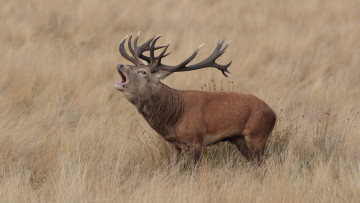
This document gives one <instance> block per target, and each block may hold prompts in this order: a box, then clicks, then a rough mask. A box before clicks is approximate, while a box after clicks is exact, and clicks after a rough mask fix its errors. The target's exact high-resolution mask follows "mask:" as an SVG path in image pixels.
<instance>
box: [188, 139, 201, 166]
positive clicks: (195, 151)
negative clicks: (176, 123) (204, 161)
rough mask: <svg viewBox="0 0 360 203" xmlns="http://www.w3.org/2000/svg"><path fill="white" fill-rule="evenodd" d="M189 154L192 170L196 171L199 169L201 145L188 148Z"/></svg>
mask: <svg viewBox="0 0 360 203" xmlns="http://www.w3.org/2000/svg"><path fill="white" fill-rule="evenodd" d="M190 153H191V157H192V164H193V169H194V170H195V171H197V170H198V168H199V164H200V162H201V153H202V146H201V145H193V146H192V147H191V148H190Z"/></svg>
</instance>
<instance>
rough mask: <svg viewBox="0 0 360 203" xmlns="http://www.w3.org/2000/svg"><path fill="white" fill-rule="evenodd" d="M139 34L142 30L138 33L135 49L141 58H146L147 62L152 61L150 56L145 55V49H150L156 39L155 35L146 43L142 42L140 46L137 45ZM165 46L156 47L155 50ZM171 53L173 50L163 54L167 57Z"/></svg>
mask: <svg viewBox="0 0 360 203" xmlns="http://www.w3.org/2000/svg"><path fill="white" fill-rule="evenodd" d="M139 36H140V31H139V32H138V34H137V35H136V37H135V40H134V49H135V50H136V54H137V56H139V57H140V58H141V59H143V60H145V61H146V62H148V63H150V60H151V59H150V57H148V56H145V55H144V54H143V53H144V52H145V51H150V44H151V42H152V41H153V40H154V38H155V37H153V38H151V39H149V40H148V41H146V42H145V43H144V44H142V45H141V46H139V47H138V46H137V41H138V39H139ZM164 47H165V46H159V47H155V48H154V50H158V49H161V48H164ZM170 53H171V52H169V53H167V54H165V55H164V56H163V58H164V57H166V56H168V55H169V54H170ZM157 58H158V57H156V59H157Z"/></svg>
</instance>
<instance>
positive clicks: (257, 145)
mask: <svg viewBox="0 0 360 203" xmlns="http://www.w3.org/2000/svg"><path fill="white" fill-rule="evenodd" d="M245 140H246V138H245ZM265 145H266V140H265V142H264V141H262V140H258V141H252V140H246V146H247V147H248V149H249V152H250V154H251V156H252V159H253V160H254V161H255V163H256V164H257V165H258V166H260V165H261V163H262V161H263V160H262V158H263V155H264V151H265Z"/></svg>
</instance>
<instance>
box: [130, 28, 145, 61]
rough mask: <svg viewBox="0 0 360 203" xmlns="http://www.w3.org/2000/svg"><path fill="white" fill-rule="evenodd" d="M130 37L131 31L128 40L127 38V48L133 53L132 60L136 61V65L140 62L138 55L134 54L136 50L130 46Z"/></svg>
mask: <svg viewBox="0 0 360 203" xmlns="http://www.w3.org/2000/svg"><path fill="white" fill-rule="evenodd" d="M131 38H132V33H131V34H130V37H129V40H128V47H129V50H130V52H131V54H132V55H133V58H134V60H135V61H136V65H139V64H142V62H141V60H140V58H139V56H138V55H137V54H136V52H135V51H134V49H133V48H132V46H131Z"/></svg>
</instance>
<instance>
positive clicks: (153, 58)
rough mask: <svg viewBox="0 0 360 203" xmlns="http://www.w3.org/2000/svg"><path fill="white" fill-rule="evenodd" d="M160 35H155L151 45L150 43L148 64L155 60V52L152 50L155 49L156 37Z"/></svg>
mask: <svg viewBox="0 0 360 203" xmlns="http://www.w3.org/2000/svg"><path fill="white" fill-rule="evenodd" d="M161 36H162V35H159V36H157V37H155V39H154V40H153V41H152V43H151V45H150V64H151V65H152V64H154V62H155V60H156V59H155V56H154V55H155V54H154V50H155V43H156V41H158V39H159V38H160V37H161Z"/></svg>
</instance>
